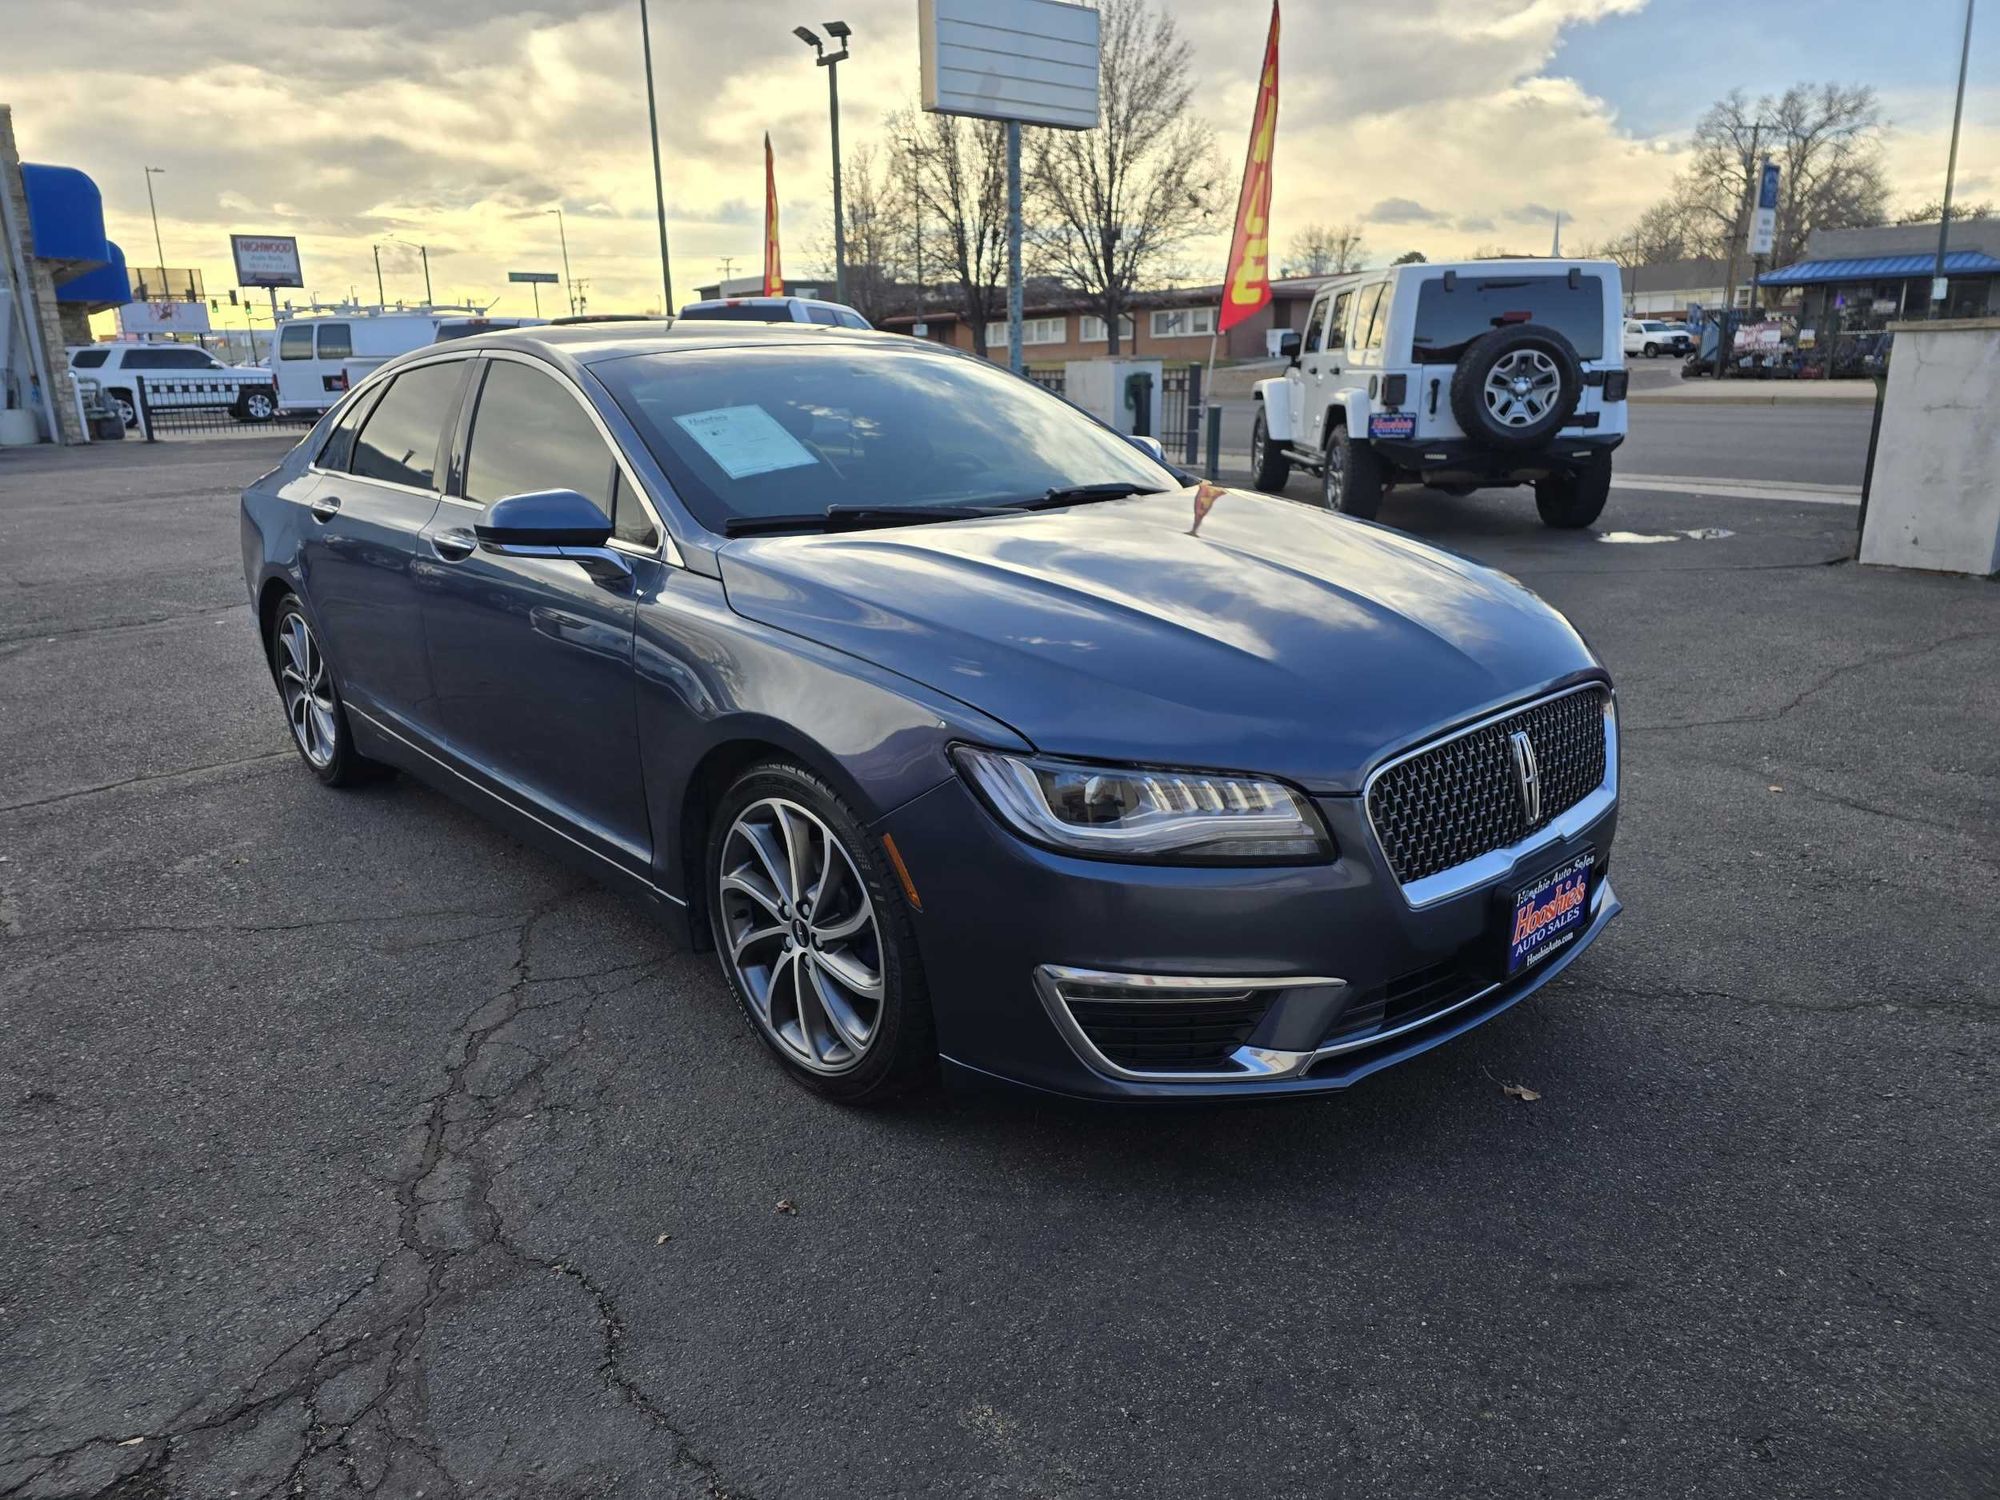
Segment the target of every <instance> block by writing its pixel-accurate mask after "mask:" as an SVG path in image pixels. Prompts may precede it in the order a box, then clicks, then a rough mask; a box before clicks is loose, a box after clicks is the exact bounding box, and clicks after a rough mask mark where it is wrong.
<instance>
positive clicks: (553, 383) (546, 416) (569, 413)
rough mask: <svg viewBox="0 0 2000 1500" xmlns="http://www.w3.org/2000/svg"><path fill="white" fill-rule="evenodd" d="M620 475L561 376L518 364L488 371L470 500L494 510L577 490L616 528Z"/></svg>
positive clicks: (470, 455) (499, 362) (469, 467)
mask: <svg viewBox="0 0 2000 1500" xmlns="http://www.w3.org/2000/svg"><path fill="white" fill-rule="evenodd" d="M615 468H616V466H615V465H614V464H613V462H612V459H611V449H610V448H609V447H607V446H606V444H605V441H604V437H603V435H602V434H601V433H599V432H598V430H597V424H596V423H595V422H592V421H591V420H590V418H589V416H587V415H586V414H585V412H584V410H583V408H582V407H581V406H579V405H577V402H576V398H575V397H574V396H572V395H571V394H570V393H569V391H568V389H567V388H565V387H564V386H563V385H562V384H561V383H560V382H558V381H557V380H556V379H555V377H554V376H552V375H544V374H543V373H542V372H541V371H539V370H535V369H530V368H529V367H528V366H527V365H524V364H517V363H516V362H515V361H513V360H511V359H496V360H493V361H491V362H490V363H489V365H488V368H487V371H486V384H485V386H484V387H483V388H482V389H481V391H480V393H479V406H478V408H477V410H475V411H474V412H473V414H472V445H471V448H470V449H469V451H468V452H467V454H466V458H465V498H466V499H468V500H476V501H478V502H479V503H480V504H481V505H491V504H492V503H493V502H494V501H495V500H504V499H506V498H507V496H509V495H524V494H528V493H530V492H532V491H534V490H575V491H576V492H577V493H578V494H580V495H584V496H586V497H588V498H589V499H592V500H595V501H596V502H597V504H598V506H599V508H601V509H602V510H603V512H604V513H605V514H606V515H607V516H611V517H612V518H613V520H614V521H615V520H616V518H617V509H618V507H617V502H616V500H615V498H614V496H613V495H612V490H611V479H612V475H613V473H614V471H615Z"/></svg>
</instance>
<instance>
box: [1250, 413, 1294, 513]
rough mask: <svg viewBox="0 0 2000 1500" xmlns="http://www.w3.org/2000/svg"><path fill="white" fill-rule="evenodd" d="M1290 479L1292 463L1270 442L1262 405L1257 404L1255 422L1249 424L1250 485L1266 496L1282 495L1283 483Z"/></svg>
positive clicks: (1280, 449)
mask: <svg viewBox="0 0 2000 1500" xmlns="http://www.w3.org/2000/svg"><path fill="white" fill-rule="evenodd" d="M1291 477H1292V461H1291V460H1290V459H1288V458H1286V457H1285V453H1284V450H1283V449H1282V448H1280V447H1278V446H1277V445H1276V444H1275V443H1273V442H1272V441H1271V432H1270V429H1269V428H1268V427H1266V426H1265V425H1264V404H1263V403H1262V402H1261V401H1260V402H1258V403H1257V420H1256V421H1255V422H1253V423H1251V424H1250V483H1251V484H1252V485H1253V486H1254V487H1256V488H1257V489H1260V490H1263V491H1264V492H1265V493H1266V494H1270V495H1278V494H1283V493H1284V489H1285V481H1286V480H1287V479H1290V478H1291Z"/></svg>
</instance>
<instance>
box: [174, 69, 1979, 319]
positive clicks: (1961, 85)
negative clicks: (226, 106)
mask: <svg viewBox="0 0 2000 1500" xmlns="http://www.w3.org/2000/svg"><path fill="white" fill-rule="evenodd" d="M1961 86H1962V85H1961ZM166 175H167V169H166V168H165V167H148V168H146V207H147V208H148V209H150V210H151V211H152V214H153V253H154V254H155V255H157V256H159V258H160V296H161V297H162V298H165V296H166V295H167V252H166V250H165V249H164V248H163V247H162V246H161V244H160V206H159V204H157V203H155V202H154V201H153V179H154V178H155V177H164V176H166Z"/></svg>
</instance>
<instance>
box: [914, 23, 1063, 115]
mask: <svg viewBox="0 0 2000 1500" xmlns="http://www.w3.org/2000/svg"><path fill="white" fill-rule="evenodd" d="M917 40H918V45H919V47H920V49H921V52H922V56H923V100H924V108H925V109H928V110H933V111H936V112H938V113H940V114H948V115H978V116H979V117H981V118H982V119H987V120H1018V121H1020V122H1021V123H1022V124H1024V125H1053V126H1055V127H1057V128H1058V129H1063V130H1093V129H1095V128H1096V126H1097V54H1098V30H1097V12H1096V11H1095V10H1093V9H1091V8H1090V7H1088V6H1083V5H1071V4H1068V3H1066V0H917Z"/></svg>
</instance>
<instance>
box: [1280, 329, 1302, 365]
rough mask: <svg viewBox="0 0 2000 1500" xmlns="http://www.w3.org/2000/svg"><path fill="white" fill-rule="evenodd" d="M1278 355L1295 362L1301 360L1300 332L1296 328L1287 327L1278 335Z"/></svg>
mask: <svg viewBox="0 0 2000 1500" xmlns="http://www.w3.org/2000/svg"><path fill="white" fill-rule="evenodd" d="M1278 357H1279V358H1280V359H1287V360H1290V361H1291V362H1292V363H1293V364H1297V363H1298V362H1299V333H1298V330H1297V329H1296V328H1287V329H1286V330H1285V331H1284V332H1283V333H1280V334H1279V335H1278Z"/></svg>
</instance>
